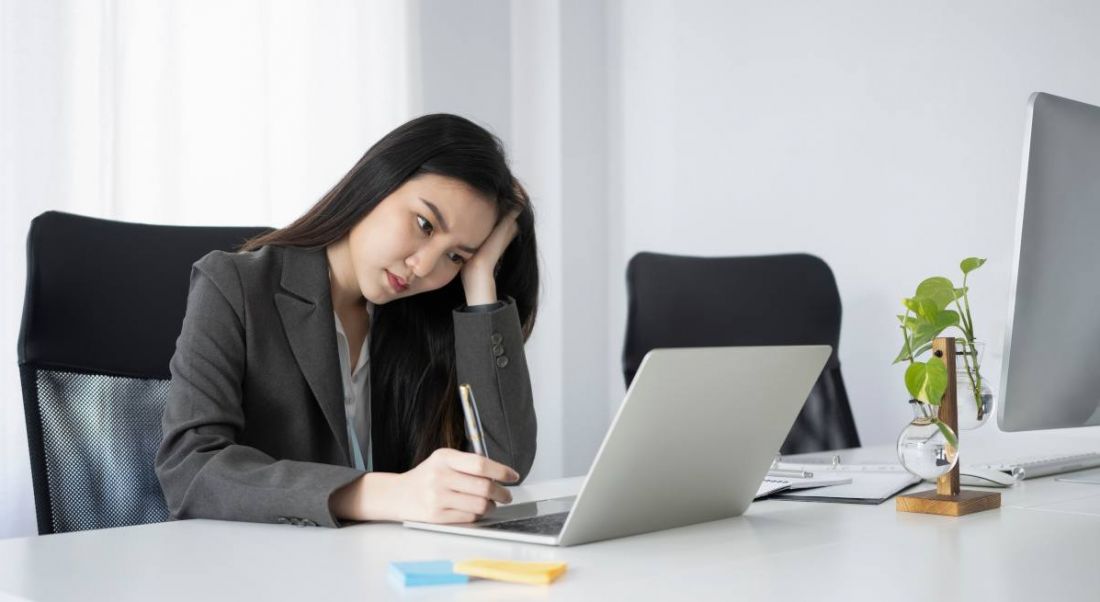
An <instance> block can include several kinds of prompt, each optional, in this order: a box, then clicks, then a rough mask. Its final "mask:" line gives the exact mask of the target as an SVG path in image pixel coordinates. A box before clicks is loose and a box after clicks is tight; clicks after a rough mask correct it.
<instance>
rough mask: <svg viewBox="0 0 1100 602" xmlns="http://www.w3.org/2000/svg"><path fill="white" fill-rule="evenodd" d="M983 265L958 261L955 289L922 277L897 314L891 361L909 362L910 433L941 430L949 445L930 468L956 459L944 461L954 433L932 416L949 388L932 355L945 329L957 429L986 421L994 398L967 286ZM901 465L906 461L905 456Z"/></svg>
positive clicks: (935, 278)
mask: <svg viewBox="0 0 1100 602" xmlns="http://www.w3.org/2000/svg"><path fill="white" fill-rule="evenodd" d="M984 263H985V259H982V258H978V257H968V258H966V259H964V260H962V262H961V263H960V264H959V268H960V269H961V270H962V286H960V287H956V286H955V284H954V283H953V282H952V281H951V280H950V279H949V278H946V277H943V276H933V277H931V278H927V279H925V280H924V281H922V282H921V283H920V284H919V285H918V286H917V290H916V292H915V294H914V295H913V296H912V297H908V298H905V299H903V300H902V304H903V305H904V307H905V313H904V314H900V315H898V316H897V318H898V322H899V323H900V328H901V334H902V346H901V351H900V352H898V355H897V357H896V358H894V363H895V364H897V363H901V362H908V364H909V366H908V367H907V368H906V370H905V388H906V390H907V391H908V392H909V395H910V397H911V399H910V402H911V403H912V404H914V405H913V408H914V414H915V419H914V422H913V423H912V424H911V426H910V429H912V428H913V425H917V423H918V422H919V423H920V425H919V426H922V427H924V432H925V433H931V434H932V435H934V434H935V432H934V431H935V430H938V431H939V434H940V436H942V438H943V440H944V441H945V442H946V444H947V447H945V448H944V449H943V450H941V451H940V455H941V456H943V457H941V458H939V459H938V460H937V461H936V462H933V464H935V465H936V466H938V467H941V468H942V467H943V466H945V465H946V464H950V465H951V466H953V465H954V460H951V461H950V462H947V460H948V458H947V456H952V457H953V456H954V454H956V453H957V448H958V439H957V438H956V436H955V433H953V432H952V431H951V429H950V428H948V427H947V425H945V424H944V423H943V422H941V421H940V420H939V419H938V418H937V416H936V414H937V409H938V406H939V404H940V400H941V399H942V398H943V394H944V392H945V391H946V390H947V385H948V382H947V374H948V371H947V366H946V365H945V364H944V362H943V360H942V359H940V358H938V357H935V356H934V355H932V354H931V353H930V352H931V350H932V341H933V339H935V338H937V337H939V336H941V334H942V333H943V332H944V331H946V330H948V329H956V330H957V331H958V332H957V333H956V336H955V339H956V340H955V343H956V352H955V357H956V386H957V391H958V414H959V428H960V429H971V428H977V427H978V426H981V425H982V424H984V423H985V422H986V420H988V418H989V414H990V412H991V410H992V403H993V395H992V393H991V392H990V390H989V387H988V385H987V384H986V383H985V382H984V380H983V378H982V373H981V355H982V354H981V351H982V344H981V343H980V342H979V341H978V340H977V337H976V336H975V334H974V318H973V316H972V314H971V311H970V295H969V291H970V289H969V286H968V279H969V276H970V273H971V272H973V271H974V270H976V269H978V268H980V267H981V266H982V265H983V264H984ZM926 354H927V355H928V356H929V357H928V358H927V359H925V360H922V359H921V358H922V357H924V356H925V355H926ZM910 429H907V431H909V430H910ZM918 430H919V429H918ZM910 434H911V435H914V436H915V437H917V439H914V440H912V441H909V443H910V444H912V446H913V449H914V450H917V449H918V448H921V449H920V450H919V451H921V453H926V452H925V451H924V450H923V447H925V446H924V445H918V443H919V442H920V437H923V436H924V435H923V434H921V433H916V434H914V433H910ZM929 436H931V435H929ZM902 437H903V438H905V437H906V433H903V434H902ZM898 453H899V456H902V441H901V440H899V442H898ZM928 461H931V460H928ZM902 463H903V464H905V463H906V461H905V458H904V457H903V458H902ZM907 468H908V466H907ZM947 470H950V467H948V468H947ZM926 472H927V471H926ZM944 472H946V471H944ZM918 474H920V473H918ZM922 476H923V475H922ZM926 478H927V477H926Z"/></svg>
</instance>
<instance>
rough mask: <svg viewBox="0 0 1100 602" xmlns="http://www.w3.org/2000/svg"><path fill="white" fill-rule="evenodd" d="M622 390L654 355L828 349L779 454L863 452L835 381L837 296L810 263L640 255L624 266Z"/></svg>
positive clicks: (829, 278) (821, 268)
mask: <svg viewBox="0 0 1100 602" xmlns="http://www.w3.org/2000/svg"><path fill="white" fill-rule="evenodd" d="M627 295H628V311H627V327H626V342H625V344H624V346H623V375H624V376H625V378H626V383H627V386H628V387H629V386H630V381H632V380H633V379H634V374H635V373H636V372H637V370H638V367H639V366H640V365H641V362H642V358H643V357H645V354H646V353H647V352H649V351H650V350H651V349H655V348H662V347H712V346H741V345H745V346H747V345H813V344H826V345H831V346H832V347H833V353H832V355H831V356H830V357H829V361H828V363H827V364H826V366H825V370H824V371H823V372H822V374H821V377H820V378H819V379H818V381H817V383H816V384H815V385H814V388H813V390H812V391H811V392H810V397H809V398H808V399H807V400H806V404H805V406H803V408H802V411H801V413H800V414H799V415H798V419H797V420H796V421H795V423H794V426H793V427H792V428H791V431H790V433H789V434H788V435H787V439H786V441H785V442H784V443H783V446H782V448H781V450H780V451H781V452H782V453H783V454H795V453H806V452H815V451H825V450H831V449H841V448H848V447H859V435H858V434H857V433H856V426H855V420H854V419H853V417H852V410H851V407H850V406H849V404H848V394H847V391H846V390H845V388H844V380H843V378H842V377H841V375H840V361H839V359H838V356H837V349H838V345H839V342H840V314H841V310H840V293H839V292H838V290H837V286H836V280H835V279H834V278H833V273H832V270H830V269H829V266H828V265H827V264H826V263H825V262H824V261H822V260H821V259H820V258H818V257H815V256H813V255H805V254H791V255H766V256H757V257H684V256H675V255H662V254H657V253H639V254H637V255H635V256H634V257H633V258H632V259H631V260H630V263H629V265H628V266H627Z"/></svg>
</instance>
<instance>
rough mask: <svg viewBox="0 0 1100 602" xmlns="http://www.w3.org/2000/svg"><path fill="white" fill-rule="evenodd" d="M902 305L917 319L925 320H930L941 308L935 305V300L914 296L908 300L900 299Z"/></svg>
mask: <svg viewBox="0 0 1100 602" xmlns="http://www.w3.org/2000/svg"><path fill="white" fill-rule="evenodd" d="M901 302H902V303H904V304H905V307H906V308H908V309H909V311H911V312H913V313H915V314H917V317H918V318H924V319H925V320H930V319H932V318H933V317H934V316H935V315H936V314H937V313H938V312H939V311H940V310H941V309H943V307H940V306H939V305H937V303H936V301H935V299H932V298H931V297H922V296H920V295H916V296H914V297H910V298H908V299H902V301H901Z"/></svg>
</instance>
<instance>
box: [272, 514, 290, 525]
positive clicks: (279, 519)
mask: <svg viewBox="0 0 1100 602" xmlns="http://www.w3.org/2000/svg"><path fill="white" fill-rule="evenodd" d="M275 522H277V523H279V524H280V525H285V524H287V523H289V522H290V521H289V520H287V518H286V517H285V516H280V517H279V518H278V519H276V520H275Z"/></svg>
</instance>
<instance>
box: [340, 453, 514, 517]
mask: <svg viewBox="0 0 1100 602" xmlns="http://www.w3.org/2000/svg"><path fill="white" fill-rule="evenodd" d="M497 481H500V482H505V483H514V482H516V481H519V474H517V473H516V471H514V470H512V469H511V468H509V467H507V466H505V465H503V464H501V463H499V462H494V461H492V460H490V459H488V458H485V457H482V456H479V455H477V454H471V453H467V452H461V451H458V450H455V449H437V450H436V451H435V452H434V453H432V455H430V456H428V458H427V459H426V460H424V461H423V462H421V463H420V464H419V465H417V466H416V468H413V469H412V470H410V471H408V472H403V473H400V474H394V473H381V472H370V473H367V474H365V475H363V476H362V477H361V478H359V479H358V480H356V481H353V482H352V483H350V484H349V485H348V486H346V487H344V488H342V489H340V490H338V491H337V492H336V493H335V494H334V495H333V497H332V499H331V501H330V505H331V506H332V509H333V511H334V512H335V513H336V515H337V516H339V517H340V518H348V519H352V520H398V521H404V520H409V521H419V522H426V523H469V522H473V521H475V520H477V519H478V518H480V517H481V516H484V515H485V514H486V513H487V512H489V511H490V510H492V509H493V508H494V507H495V506H496V504H497V503H498V502H499V503H508V502H511V501H512V494H511V493H509V492H508V490H507V489H505V488H504V487H501V486H500V485H498V484H497Z"/></svg>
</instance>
